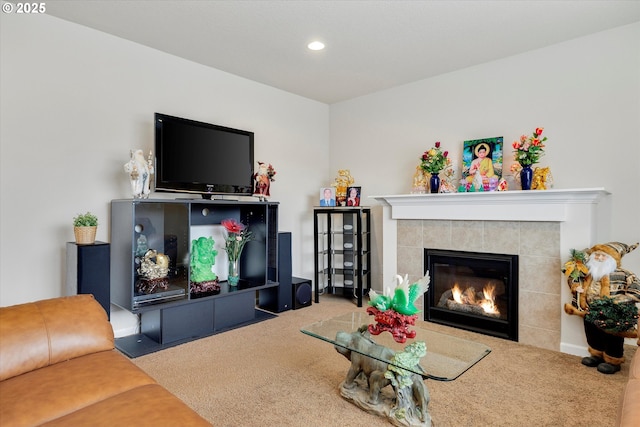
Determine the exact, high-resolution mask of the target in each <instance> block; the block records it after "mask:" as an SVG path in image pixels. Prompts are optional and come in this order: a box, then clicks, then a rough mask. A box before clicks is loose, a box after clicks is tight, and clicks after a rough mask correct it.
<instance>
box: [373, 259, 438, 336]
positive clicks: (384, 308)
mask: <svg viewBox="0 0 640 427" xmlns="http://www.w3.org/2000/svg"><path fill="white" fill-rule="evenodd" d="M396 280H397V281H398V285H397V286H396V288H395V290H394V292H393V296H391V291H390V290H389V289H388V288H387V290H386V292H385V294H384V295H379V294H378V293H377V292H376V291H374V290H373V289H372V290H371V291H369V305H370V306H371V307H368V308H367V313H369V314H370V315H373V316H374V319H375V321H376V324H375V325H369V332H370V333H372V334H373V335H380V334H381V333H382V332H384V331H388V332H389V333H391V335H393V339H394V340H395V341H396V342H399V343H403V342H405V341H406V340H407V338H414V337H415V336H416V332H415V331H412V330H409V326H410V325H415V323H416V320H417V318H418V315H417V313H418V312H419V311H420V310H418V308H416V306H415V302H416V300H417V299H418V298H419V297H420V296H421V295H422V294H424V293H425V292H426V291H427V290H428V289H429V282H430V281H431V278H430V277H429V272H428V271H427V273H426V274H425V275H424V277H423V278H422V279H420V280H418V281H417V282H416V283H413V284H412V285H410V286H409V280H408V275H405V276H404V277H402V276H400V275H397V276H396Z"/></svg>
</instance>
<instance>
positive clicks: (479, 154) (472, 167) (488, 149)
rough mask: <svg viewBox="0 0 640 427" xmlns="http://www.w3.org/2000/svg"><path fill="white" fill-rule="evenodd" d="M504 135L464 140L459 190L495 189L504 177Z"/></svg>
mask: <svg viewBox="0 0 640 427" xmlns="http://www.w3.org/2000/svg"><path fill="white" fill-rule="evenodd" d="M502 148H503V137H501V136H497V137H494V138H484V139H474V140H471V141H464V146H463V149H462V179H461V181H460V188H459V189H458V191H461V192H465V191H495V190H496V189H497V187H498V182H499V181H500V178H501V177H502Z"/></svg>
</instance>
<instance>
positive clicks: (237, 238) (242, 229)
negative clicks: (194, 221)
mask: <svg viewBox="0 0 640 427" xmlns="http://www.w3.org/2000/svg"><path fill="white" fill-rule="evenodd" d="M220 223H221V224H222V226H223V227H224V228H225V229H226V230H227V232H228V233H229V236H228V237H227V240H226V244H225V247H224V250H225V252H226V253H227V255H228V256H229V261H237V260H238V259H239V258H240V254H242V249H244V245H246V244H247V242H248V241H250V240H251V239H253V233H252V232H251V231H249V228H248V227H246V226H245V225H244V224H242V223H241V222H238V221H236V220H235V219H223V220H222V221H220Z"/></svg>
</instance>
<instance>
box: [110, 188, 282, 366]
mask: <svg viewBox="0 0 640 427" xmlns="http://www.w3.org/2000/svg"><path fill="white" fill-rule="evenodd" d="M225 219H233V220H235V221H238V222H241V223H243V224H245V225H246V226H247V227H248V228H249V230H251V231H253V235H254V238H253V239H252V240H251V241H249V242H247V244H246V246H245V247H244V250H243V252H242V257H241V258H240V282H239V284H238V286H229V284H228V282H227V280H226V278H227V270H228V261H227V257H226V254H225V252H224V245H225V236H226V234H225V232H224V227H223V226H222V225H221V222H222V221H223V220H225ZM200 237H207V238H208V237H211V238H213V240H214V242H215V245H214V249H215V250H216V251H217V255H216V257H215V264H214V265H213V269H214V272H215V273H216V275H217V276H218V278H219V280H220V282H219V286H220V290H219V291H211V292H200V291H199V290H198V289H197V287H194V286H193V285H192V284H191V277H190V276H191V271H190V270H191V269H190V259H191V245H192V242H193V241H194V240H196V239H198V238H200ZM111 248H112V249H111V302H112V303H113V304H116V305H118V306H120V307H122V308H124V309H125V310H128V311H130V312H131V313H134V314H138V315H140V322H141V323H140V326H141V333H142V335H144V336H145V337H144V338H142V337H140V336H131V337H129V338H128V339H124V340H118V342H117V343H116V346H117V347H118V348H120V349H121V350H122V351H123V352H125V353H126V354H128V355H130V356H131V357H137V356H138V355H141V354H145V353H146V352H151V351H157V350H160V349H162V348H167V347H170V346H173V345H176V344H179V343H183V342H186V341H190V340H194V339H198V338H202V337H205V336H209V335H213V334H216V333H219V332H222V331H225V330H229V329H234V328H238V327H241V326H244V325H247V324H251V323H254V322H257V321H261V320H265V319H267V318H269V315H268V314H266V313H264V312H263V311H262V310H260V309H259V308H258V307H257V303H256V301H259V300H260V294H261V293H262V292H271V291H273V289H271V288H277V287H278V286H279V283H278V282H277V277H278V256H277V253H278V203H277V202H267V203H264V202H258V201H255V200H251V201H237V200H236V201H232V200H222V199H216V200H203V199H182V200H180V199H176V200H165V199H142V200H137V199H136V200H132V199H122V200H112V201H111ZM147 250H155V251H157V252H158V253H162V254H165V255H167V256H168V258H169V273H168V274H167V275H166V277H165V279H166V282H167V284H166V285H167V286H166V289H161V290H154V291H147V290H146V289H144V288H140V286H136V284H139V282H140V279H141V277H140V275H139V273H138V267H139V263H140V253H146V251H147ZM145 292H149V293H145ZM140 343H143V344H144V345H142V346H140V345H138V344H140Z"/></svg>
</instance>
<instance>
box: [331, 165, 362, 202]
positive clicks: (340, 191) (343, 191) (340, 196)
mask: <svg viewBox="0 0 640 427" xmlns="http://www.w3.org/2000/svg"><path fill="white" fill-rule="evenodd" d="M354 182H356V181H355V179H353V177H352V176H351V173H350V172H349V169H340V170H338V177H337V178H336V182H334V183H333V184H331V185H332V186H333V187H335V188H336V205H337V206H345V203H346V201H347V188H348V187H349V186H350V185H351V184H353V183H354Z"/></svg>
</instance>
